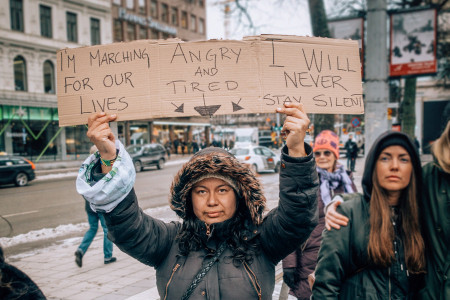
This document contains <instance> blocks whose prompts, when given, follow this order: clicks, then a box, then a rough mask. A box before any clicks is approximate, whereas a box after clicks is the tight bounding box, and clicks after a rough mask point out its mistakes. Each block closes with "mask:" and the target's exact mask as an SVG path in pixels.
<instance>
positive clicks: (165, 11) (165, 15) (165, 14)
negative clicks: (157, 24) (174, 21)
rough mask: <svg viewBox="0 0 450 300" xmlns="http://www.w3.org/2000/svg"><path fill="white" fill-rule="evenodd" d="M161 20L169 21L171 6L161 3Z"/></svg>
mask: <svg viewBox="0 0 450 300" xmlns="http://www.w3.org/2000/svg"><path fill="white" fill-rule="evenodd" d="M161 21H163V22H166V23H169V6H168V5H167V4H164V3H163V4H161Z"/></svg>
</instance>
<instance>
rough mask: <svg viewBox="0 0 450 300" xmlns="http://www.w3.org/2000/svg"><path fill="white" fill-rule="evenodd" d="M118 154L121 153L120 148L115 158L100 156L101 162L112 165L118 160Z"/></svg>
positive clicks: (108, 165)
mask: <svg viewBox="0 0 450 300" xmlns="http://www.w3.org/2000/svg"><path fill="white" fill-rule="evenodd" d="M118 154H119V149H117V150H116V157H114V158H113V159H103V158H102V157H101V156H100V163H101V164H102V165H104V166H107V167H111V166H112V165H113V164H114V162H115V161H116V159H117V155H118Z"/></svg>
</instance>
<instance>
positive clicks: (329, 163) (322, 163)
mask: <svg viewBox="0 0 450 300" xmlns="http://www.w3.org/2000/svg"><path fill="white" fill-rule="evenodd" d="M314 158H315V159H316V164H317V166H318V167H319V168H321V169H324V170H327V171H328V172H333V171H334V167H335V166H336V156H335V155H334V153H333V152H331V151H330V150H326V149H319V150H317V151H316V152H314Z"/></svg>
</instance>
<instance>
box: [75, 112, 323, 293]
mask: <svg viewBox="0 0 450 300" xmlns="http://www.w3.org/2000/svg"><path fill="white" fill-rule="evenodd" d="M277 112H278V113H283V114H285V115H286V116H287V117H286V121H285V123H284V126H283V130H284V131H285V133H286V146H285V147H284V148H283V150H282V154H281V158H282V168H281V172H280V202H279V206H278V207H277V208H274V209H273V210H272V211H270V212H269V213H268V214H267V216H265V217H264V218H263V212H264V209H265V202H266V199H265V197H264V195H263V193H262V190H261V185H260V183H259V181H258V180H257V179H256V177H255V174H254V173H253V172H252V171H251V170H250V169H249V168H248V167H247V166H245V165H244V164H242V163H240V162H239V161H238V160H237V159H236V158H235V157H233V156H232V155H231V154H229V153H228V152H227V151H225V150H223V149H219V148H214V147H210V148H206V149H203V150H201V151H199V152H197V153H196V154H195V155H194V156H193V157H192V158H191V159H190V160H189V161H188V162H187V163H186V164H184V165H183V166H182V168H181V170H180V171H179V172H178V174H177V175H176V176H175V178H174V181H173V183H172V186H171V191H170V198H169V203H170V206H171V208H172V209H173V210H174V211H175V212H176V213H177V215H178V216H179V217H180V218H181V220H180V221H179V222H171V223H164V222H163V221H160V220H157V219H155V218H152V217H151V216H148V215H146V214H144V213H143V212H142V210H141V209H140V208H139V206H138V202H137V198H136V194H135V192H134V189H133V184H134V178H135V173H134V168H133V164H132V161H131V158H130V156H129V155H128V153H126V151H125V149H124V147H123V145H122V144H120V142H118V141H115V137H114V135H113V134H112V132H111V129H110V128H109V125H108V122H110V121H114V120H115V119H116V116H114V115H105V114H103V113H99V114H94V115H92V116H91V117H90V118H89V130H88V137H89V138H90V140H91V141H92V142H93V143H94V144H95V145H96V146H97V148H98V149H99V152H98V153H97V154H96V155H93V156H91V157H90V158H88V159H87V160H86V161H85V163H84V164H83V166H82V172H80V174H79V176H78V179H77V190H78V192H79V193H81V194H82V195H83V196H84V197H85V198H86V199H88V201H89V202H90V203H91V207H92V208H93V209H95V210H96V211H97V212H102V213H104V215H105V220H106V223H107V226H108V235H109V237H110V238H111V240H112V241H113V242H114V243H115V244H116V245H117V246H118V247H119V248H120V249H121V250H122V251H124V252H126V253H128V254H129V255H131V256H133V257H134V258H136V259H138V260H139V261H141V262H142V263H145V264H147V265H149V266H152V267H154V268H155V269H156V279H157V287H158V292H159V294H160V296H161V299H177V300H178V299H188V298H189V299H205V297H206V299H222V300H227V299H233V300H234V299H272V292H273V289H274V284H275V266H276V265H277V263H278V262H279V261H281V259H283V258H284V257H285V256H286V255H287V254H289V253H290V252H292V251H293V250H294V249H295V248H297V247H298V246H299V245H300V244H301V243H303V242H304V241H305V240H306V239H307V238H308V236H309V234H310V233H311V231H312V230H313V229H314V227H315V226H316V225H317V204H316V203H317V196H316V195H317V190H318V176H317V172H316V170H315V163H314V160H313V157H312V149H311V147H310V146H309V145H307V144H305V143H304V137H305V133H306V129H307V127H308V125H309V119H308V117H307V115H306V113H305V111H304V110H303V106H302V105H301V104H286V105H285V107H283V108H278V109H277Z"/></svg>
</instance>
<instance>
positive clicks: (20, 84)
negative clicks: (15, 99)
mask: <svg viewBox="0 0 450 300" xmlns="http://www.w3.org/2000/svg"><path fill="white" fill-rule="evenodd" d="M14 89H15V90H16V91H26V90H27V66H26V62H25V59H24V58H23V57H22V56H20V55H19V56H16V58H14Z"/></svg>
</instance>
